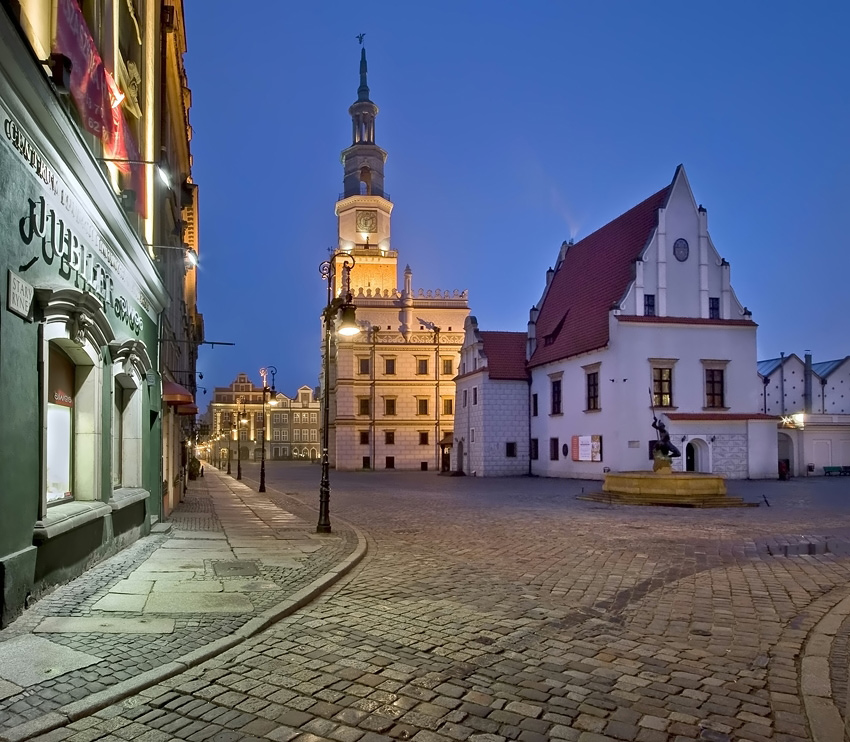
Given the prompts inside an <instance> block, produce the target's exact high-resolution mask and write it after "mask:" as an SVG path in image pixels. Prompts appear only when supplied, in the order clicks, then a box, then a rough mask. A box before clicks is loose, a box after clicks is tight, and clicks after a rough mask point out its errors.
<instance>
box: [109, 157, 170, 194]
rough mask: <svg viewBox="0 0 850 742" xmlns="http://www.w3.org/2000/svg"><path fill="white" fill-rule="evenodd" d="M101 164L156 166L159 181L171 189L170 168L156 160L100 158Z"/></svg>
mask: <svg viewBox="0 0 850 742" xmlns="http://www.w3.org/2000/svg"><path fill="white" fill-rule="evenodd" d="M96 159H97V160H98V161H99V162H124V163H126V164H128V165H156V172H157V174H158V175H159V179H160V181H161V182H162V184H163V185H164V186H165V187H166V188H171V176H170V175H169V173H168V168H166V167H165V165H164V164H163V163H162V162H161V161H160V162H157V161H155V160H128V159H126V158H123V157H98V158H96Z"/></svg>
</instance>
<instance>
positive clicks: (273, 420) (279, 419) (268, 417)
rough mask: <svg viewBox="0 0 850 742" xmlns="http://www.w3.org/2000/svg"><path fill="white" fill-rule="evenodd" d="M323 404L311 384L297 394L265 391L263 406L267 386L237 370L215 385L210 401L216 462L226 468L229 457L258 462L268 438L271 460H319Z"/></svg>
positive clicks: (213, 455)
mask: <svg viewBox="0 0 850 742" xmlns="http://www.w3.org/2000/svg"><path fill="white" fill-rule="evenodd" d="M272 402H273V403H272ZM319 409H320V405H319V402H318V400H317V399H316V397H315V395H314V394H313V390H312V389H311V388H310V387H308V386H302V387H300V388H299V389H298V391H297V392H296V393H295V395H294V396H293V397H287V396H286V395H285V394H283V393H282V392H278V391H275V393H274V394H269V393H267V394H266V402H265V405H263V387H262V386H257V385H255V384H254V382H253V381H252V380H251V379H250V377H249V376H248V374H246V373H239V374H238V375H237V377H236V379H234V380H233V382H231V384H230V385H229V386H226V387H216V388H215V392H214V394H213V401H212V402H211V403H210V406H209V411H208V415H209V423H210V446H211V458H212V461H213V463H216V464H219V465H223V466H225V467H226V466H227V461H228V459H230V461H231V464H232V463H233V462H234V461H236V460H238V459H239V458H241V459H242V461H259V460H260V459H261V458H262V449H263V445H264V443H265V449H266V459H267V460H280V459H297V460H305V459H307V460H317V459H318V458H319V453H320V451H319V445H320V444H319V430H320V428H321V420H320V416H319ZM243 413H244V414H243ZM266 430H268V431H269V434H268V436H266V435H265V431H266ZM231 468H232V467H231Z"/></svg>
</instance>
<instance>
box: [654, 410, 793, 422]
mask: <svg viewBox="0 0 850 742" xmlns="http://www.w3.org/2000/svg"><path fill="white" fill-rule="evenodd" d="M664 415H665V416H667V417H669V418H670V419H671V420H703V421H704V422H711V421H712V420H715V421H717V422H722V421H724V420H776V421H777V422H779V417H778V416H777V415H765V414H763V413H761V412H750V413H747V412H665V413H664Z"/></svg>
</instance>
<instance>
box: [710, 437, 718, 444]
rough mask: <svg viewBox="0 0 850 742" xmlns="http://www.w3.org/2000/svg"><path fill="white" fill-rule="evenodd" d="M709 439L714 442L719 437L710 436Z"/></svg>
mask: <svg viewBox="0 0 850 742" xmlns="http://www.w3.org/2000/svg"><path fill="white" fill-rule="evenodd" d="M709 440H710V441H711V442H712V443H714V441H715V440H717V437H716V436H711V438H709Z"/></svg>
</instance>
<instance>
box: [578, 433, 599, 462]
mask: <svg viewBox="0 0 850 742" xmlns="http://www.w3.org/2000/svg"><path fill="white" fill-rule="evenodd" d="M572 449H573V456H572V458H573V461H602V436H601V435H574V436H573V437H572Z"/></svg>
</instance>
